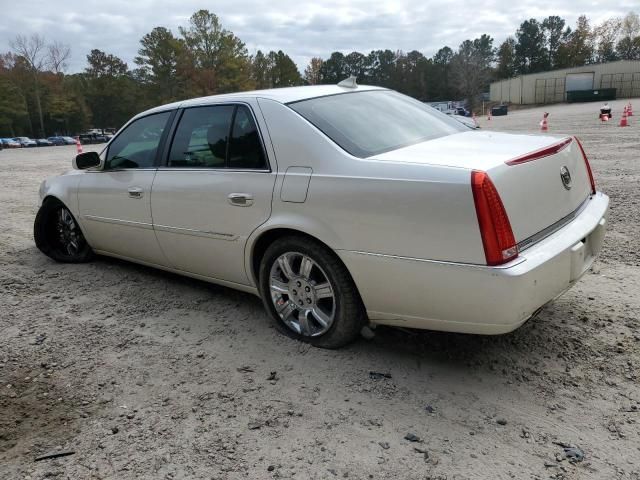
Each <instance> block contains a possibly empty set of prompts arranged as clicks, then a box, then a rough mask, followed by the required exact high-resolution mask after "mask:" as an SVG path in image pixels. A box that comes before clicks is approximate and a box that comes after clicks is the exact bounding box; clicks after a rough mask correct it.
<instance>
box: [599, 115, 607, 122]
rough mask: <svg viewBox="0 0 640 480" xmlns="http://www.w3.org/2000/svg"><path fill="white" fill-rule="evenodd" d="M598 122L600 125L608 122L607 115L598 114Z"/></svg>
mask: <svg viewBox="0 0 640 480" xmlns="http://www.w3.org/2000/svg"><path fill="white" fill-rule="evenodd" d="M600 121H601V122H602V123H606V122H608V121H609V115H607V114H606V113H601V114H600Z"/></svg>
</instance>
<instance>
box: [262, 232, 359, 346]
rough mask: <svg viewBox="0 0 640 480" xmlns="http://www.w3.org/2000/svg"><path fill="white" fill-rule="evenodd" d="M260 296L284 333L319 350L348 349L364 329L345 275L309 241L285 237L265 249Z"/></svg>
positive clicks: (328, 254) (328, 252)
mask: <svg viewBox="0 0 640 480" xmlns="http://www.w3.org/2000/svg"><path fill="white" fill-rule="evenodd" d="M260 293H261V296H262V299H263V302H264V304H265V307H266V309H267V310H268V311H269V313H270V314H271V316H272V317H273V318H274V320H275V321H276V323H277V324H278V325H279V326H280V327H281V328H280V329H281V330H282V331H283V332H284V333H286V334H288V335H289V336H292V337H294V338H297V339H299V340H301V341H304V342H308V343H311V344H313V345H316V346H318V347H323V348H339V347H341V346H343V345H346V344H347V343H349V342H351V341H353V340H354V339H356V338H357V337H358V335H359V333H360V330H361V329H362V327H363V325H365V313H364V308H363V306H362V301H361V300H360V296H359V294H358V292H357V289H356V287H355V285H354V283H353V280H352V279H351V276H350V275H349V272H348V271H347V269H346V268H345V266H344V265H343V264H342V262H341V261H340V259H339V258H338V257H337V256H336V255H335V253H333V252H332V251H331V250H329V249H328V248H326V247H325V246H324V245H322V244H321V243H319V242H317V241H315V240H313V239H309V238H304V237H297V236H290V237H283V238H280V239H278V240H276V241H275V242H274V243H272V244H271V245H270V246H269V247H268V248H267V250H266V252H265V254H264V256H263V258H262V262H261V264H260Z"/></svg>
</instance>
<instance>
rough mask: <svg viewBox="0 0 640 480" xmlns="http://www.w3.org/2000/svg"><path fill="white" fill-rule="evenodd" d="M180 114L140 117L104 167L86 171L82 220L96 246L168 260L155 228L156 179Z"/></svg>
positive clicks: (113, 148)
mask: <svg viewBox="0 0 640 480" xmlns="http://www.w3.org/2000/svg"><path fill="white" fill-rule="evenodd" d="M174 114H175V112H171V111H166V112H161V113H156V114H152V115H147V116H144V117H141V118H138V119H136V120H134V121H133V122H131V123H130V124H129V125H127V126H126V128H124V129H123V130H122V131H121V132H120V133H119V134H118V136H117V137H116V138H114V139H113V141H112V142H111V143H110V144H109V146H108V149H107V151H106V153H105V155H104V165H103V168H102V169H100V170H96V171H85V172H84V173H83V174H82V179H81V180H80V183H79V188H78V204H79V211H80V221H81V222H82V226H83V231H84V232H85V235H86V237H87V239H88V241H89V243H90V245H91V246H92V247H93V249H94V250H98V251H103V252H107V253H111V254H116V255H120V256H124V257H128V258H131V259H135V260H138V261H142V262H147V263H152V264H159V265H167V261H166V257H164V255H163V254H162V251H161V250H160V247H159V245H158V242H157V240H156V237H155V233H154V231H153V221H152V218H151V185H152V183H153V177H154V175H155V174H156V169H157V159H158V158H159V156H158V151H159V150H161V147H162V145H163V143H164V139H165V138H166V136H167V133H168V132H167V127H168V125H170V123H169V122H170V120H171V118H172V116H173V115H174Z"/></svg>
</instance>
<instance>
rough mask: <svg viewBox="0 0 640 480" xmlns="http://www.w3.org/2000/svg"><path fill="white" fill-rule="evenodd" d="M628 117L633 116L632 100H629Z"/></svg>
mask: <svg viewBox="0 0 640 480" xmlns="http://www.w3.org/2000/svg"><path fill="white" fill-rule="evenodd" d="M627 117H633V107H632V106H631V102H629V106H628V107H627Z"/></svg>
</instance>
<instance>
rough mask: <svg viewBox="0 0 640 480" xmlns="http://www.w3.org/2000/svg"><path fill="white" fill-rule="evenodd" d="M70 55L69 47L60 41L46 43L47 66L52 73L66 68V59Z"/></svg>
mask: <svg viewBox="0 0 640 480" xmlns="http://www.w3.org/2000/svg"><path fill="white" fill-rule="evenodd" d="M70 56H71V48H70V47H69V45H66V44H64V43H62V42H58V41H55V42H53V43H51V44H49V45H47V62H46V63H47V66H48V67H49V68H50V69H51V70H52V71H53V73H62V72H64V71H65V70H66V68H67V60H68V59H69V57H70Z"/></svg>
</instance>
